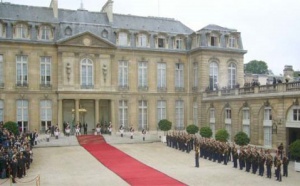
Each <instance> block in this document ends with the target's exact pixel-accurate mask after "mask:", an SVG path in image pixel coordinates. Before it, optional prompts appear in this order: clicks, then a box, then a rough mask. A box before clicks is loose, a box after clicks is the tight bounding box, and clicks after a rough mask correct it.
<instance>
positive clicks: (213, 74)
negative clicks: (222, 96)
mask: <svg viewBox="0 0 300 186" xmlns="http://www.w3.org/2000/svg"><path fill="white" fill-rule="evenodd" d="M218 71H219V68H218V64H217V63H216V62H211V63H210V64H209V88H210V90H214V91H215V90H217V89H218Z"/></svg>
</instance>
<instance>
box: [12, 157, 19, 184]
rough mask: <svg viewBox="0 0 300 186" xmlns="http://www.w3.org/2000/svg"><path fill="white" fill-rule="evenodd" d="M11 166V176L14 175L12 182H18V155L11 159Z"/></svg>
mask: <svg viewBox="0 0 300 186" xmlns="http://www.w3.org/2000/svg"><path fill="white" fill-rule="evenodd" d="M10 167H11V176H12V182H13V183H16V180H15V179H16V177H17V173H18V161H17V158H16V156H14V157H13V160H12V161H11V164H10Z"/></svg>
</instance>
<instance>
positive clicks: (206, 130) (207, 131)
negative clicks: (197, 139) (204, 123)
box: [200, 127, 212, 138]
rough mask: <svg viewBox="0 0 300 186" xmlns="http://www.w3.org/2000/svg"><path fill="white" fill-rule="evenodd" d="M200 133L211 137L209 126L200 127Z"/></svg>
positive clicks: (205, 136)
mask: <svg viewBox="0 0 300 186" xmlns="http://www.w3.org/2000/svg"><path fill="white" fill-rule="evenodd" d="M200 135H201V136H202V137H204V138H211V137H212V130H211V128H210V127H201V129H200Z"/></svg>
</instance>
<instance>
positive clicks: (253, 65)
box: [245, 60, 268, 74]
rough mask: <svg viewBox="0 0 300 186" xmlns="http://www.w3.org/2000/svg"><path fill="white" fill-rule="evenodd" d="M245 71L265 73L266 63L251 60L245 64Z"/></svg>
mask: <svg viewBox="0 0 300 186" xmlns="http://www.w3.org/2000/svg"><path fill="white" fill-rule="evenodd" d="M245 72H246V73H252V74H266V73H267V72H268V65H267V63H266V62H264V61H258V60H252V61H250V62H249V63H246V64H245Z"/></svg>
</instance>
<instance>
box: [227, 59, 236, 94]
mask: <svg viewBox="0 0 300 186" xmlns="http://www.w3.org/2000/svg"><path fill="white" fill-rule="evenodd" d="M235 84H236V65H235V64H234V63H230V64H229V66H228V88H234V87H235Z"/></svg>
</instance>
